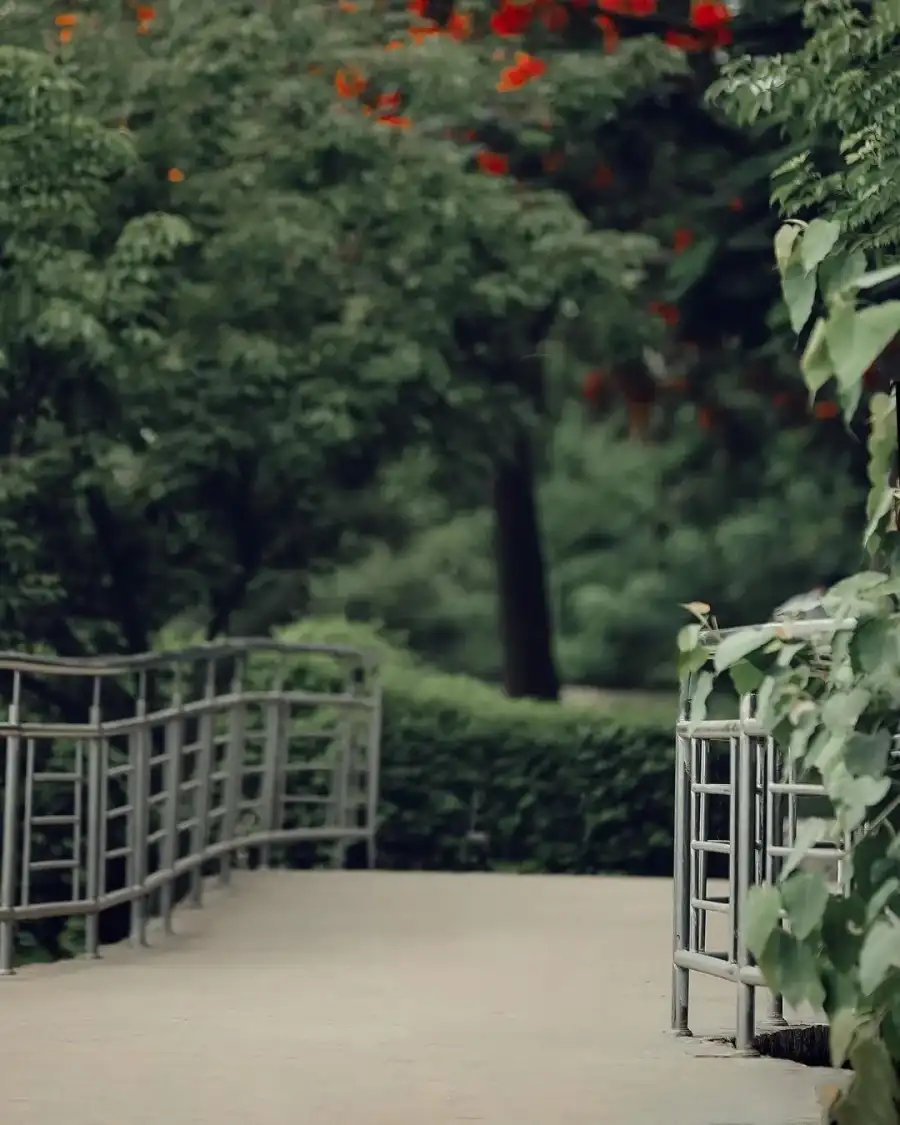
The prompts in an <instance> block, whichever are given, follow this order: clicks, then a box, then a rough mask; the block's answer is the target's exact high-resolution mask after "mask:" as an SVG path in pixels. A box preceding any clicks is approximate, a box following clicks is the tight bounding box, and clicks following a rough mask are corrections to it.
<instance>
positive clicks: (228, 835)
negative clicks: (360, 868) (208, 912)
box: [0, 638, 381, 975]
mask: <svg viewBox="0 0 900 1125" xmlns="http://www.w3.org/2000/svg"><path fill="white" fill-rule="evenodd" d="M4 710H5V712H6V718H5V720H3V721H0V747H3V749H4V758H5V768H4V788H3V800H2V816H3V822H2V851H0V974H3V975H8V974H10V973H12V971H13V967H14V961H15V954H16V934H17V930H19V929H20V927H21V924H22V923H26V922H32V923H33V922H35V921H37V920H40V919H48V918H59V919H72V918H79V917H80V918H83V919H84V923H83V925H84V950H85V952H86V954H87V955H88V956H92V957H96V956H97V955H98V948H99V939H100V927H99V921H100V916H101V914H102V913H103V912H104V911H106V910H108V909H110V908H112V907H115V906H121V905H122V904H130V925H129V929H130V936H131V939H132V940H133V941H134V942H136V943H138V944H144V943H145V942H146V926H147V921H148V918H149V917H150V915H151V914H153V913H156V914H158V915H159V916H160V917H161V918H162V921H163V924H164V925H165V926H166V927H167V928H168V927H169V926H170V924H171V916H172V909H173V906H174V903H175V901H176V898H177V897H179V896H180V894H181V893H182V892H184V893H187V894H188V895H189V896H190V898H191V900H192V902H193V903H195V904H196V905H200V904H201V902H202V894H203V878H204V876H205V875H206V874H208V873H209V872H210V870H211V869H214V870H215V869H217V870H218V873H219V877H220V879H221V880H222V881H223V882H227V881H228V879H229V877H230V872H231V867H232V863H233V860H234V857H235V854H236V853H243V854H247V855H255V857H256V859H257V860H258V862H259V864H260V865H262V866H269V865H271V864H272V863H273V862H278V861H280V860H282V859H284V858H285V855H284V854H281V853H284V852H285V849H289V848H291V847H296V846H297V845H301V844H306V845H315V846H322V845H327V846H328V847H329V849H330V860H331V862H332V864H334V865H342V864H343V862H344V860H345V854H346V848H347V846H348V845H349V844H351V843H354V842H362V843H364V845H365V848H366V853H367V861H368V863H369V865H370V866H374V863H375V833H376V812H377V802H378V785H379V743H380V730H381V688H380V682H379V676H378V666H377V659H376V658H375V657H374V656H373V655H372V654H371V653H367V652H365V651H363V650H360V649H356V648H352V647H348V646H343V645H304V644H288V643H278V642H274V641H271V640H266V639H252V638H251V639H242V640H228V641H224V642H222V643H219V644H214V645H204V646H195V647H192V648H186V649H183V650H180V651H177V652H162V653H146V654H141V655H137V656H122V657H95V658H90V659H70V658H60V657H49V656H43V655H28V654H22V653H10V652H3V653H0V715H2V714H3V711H4Z"/></svg>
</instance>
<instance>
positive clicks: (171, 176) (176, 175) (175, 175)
mask: <svg viewBox="0 0 900 1125" xmlns="http://www.w3.org/2000/svg"><path fill="white" fill-rule="evenodd" d="M166 179H167V180H168V181H169V183H170V184H180V183H181V182H182V180H184V172H182V170H181V169H180V168H170V169H169V170H168V172H166Z"/></svg>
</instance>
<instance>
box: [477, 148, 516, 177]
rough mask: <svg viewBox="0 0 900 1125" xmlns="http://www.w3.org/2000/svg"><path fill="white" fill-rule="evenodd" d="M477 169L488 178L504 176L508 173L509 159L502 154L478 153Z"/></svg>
mask: <svg viewBox="0 0 900 1125" xmlns="http://www.w3.org/2000/svg"><path fill="white" fill-rule="evenodd" d="M476 159H477V161H478V167H479V168H480V169H481V170H482V172H487V174H488V175H489V176H505V175H506V173H507V172H508V171H509V157H508V156H505V155H504V154H503V153H502V152H487V151H482V152H479V154H478V156H477V157H476Z"/></svg>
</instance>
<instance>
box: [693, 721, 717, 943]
mask: <svg viewBox="0 0 900 1125" xmlns="http://www.w3.org/2000/svg"><path fill="white" fill-rule="evenodd" d="M712 747H713V743H712V742H710V740H709V739H708V738H704V739H703V741H702V742H701V743H700V784H701V785H705V784H706V783H707V782H708V781H709V757H710V753H711V752H712ZM698 797H699V803H700V809H699V817H700V826H699V831H698V833H697V839H698V840H699V841H701V842H703V843H706V842H707V840H708V839H709V794H708V793H706V792H705V791H703V790H701V791H700V793H699V794H698ZM708 884H709V854H708V853H707V852H706V851H705V850H704V849H702V848H701V849H700V850H699V851H698V852H697V892H696V893H697V898H698V899H702V900H704V901H705V900H706V898H707V897H708V896H707V893H706V891H707V887H708ZM706 925H707V917H706V911H705V910H703V909H702V907H698V909H697V949H699V950H700V952H701V953H704V952H706Z"/></svg>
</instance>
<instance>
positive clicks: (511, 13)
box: [490, 0, 534, 36]
mask: <svg viewBox="0 0 900 1125" xmlns="http://www.w3.org/2000/svg"><path fill="white" fill-rule="evenodd" d="M533 20H534V6H533V5H532V4H514V3H511V0H502V3H501V5H500V7H499V8H498V9H497V11H496V12H494V13H493V14H492V15H491V21H490V23H491V31H493V33H494V34H495V35H504V36H508V35H522V34H524V32H526V31H527V30H528V28H529V27H531V24H532V22H533Z"/></svg>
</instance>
